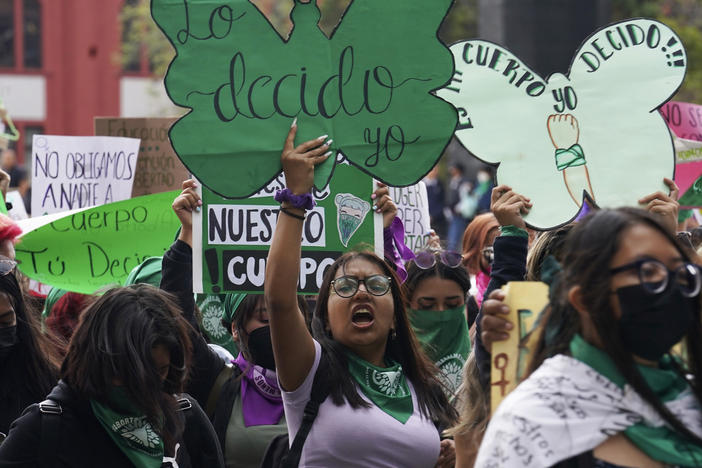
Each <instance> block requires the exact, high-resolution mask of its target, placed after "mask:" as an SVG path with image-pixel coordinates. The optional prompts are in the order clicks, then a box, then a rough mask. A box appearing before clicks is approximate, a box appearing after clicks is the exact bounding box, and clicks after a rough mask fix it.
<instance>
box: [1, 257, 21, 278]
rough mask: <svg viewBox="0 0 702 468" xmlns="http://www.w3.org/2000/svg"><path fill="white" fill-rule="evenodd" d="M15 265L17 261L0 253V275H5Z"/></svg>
mask: <svg viewBox="0 0 702 468" xmlns="http://www.w3.org/2000/svg"><path fill="white" fill-rule="evenodd" d="M16 266H17V262H16V261H14V260H10V259H9V258H7V257H4V256H2V255H0V276H5V275H7V274H9V273H10V272H12V271H13V270H14V269H15V267H16Z"/></svg>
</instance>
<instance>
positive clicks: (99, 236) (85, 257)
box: [15, 191, 180, 294]
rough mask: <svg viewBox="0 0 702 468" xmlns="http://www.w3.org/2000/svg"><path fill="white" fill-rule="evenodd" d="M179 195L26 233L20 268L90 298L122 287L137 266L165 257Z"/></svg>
mask: <svg viewBox="0 0 702 468" xmlns="http://www.w3.org/2000/svg"><path fill="white" fill-rule="evenodd" d="M179 193H180V191H172V192H164V193H158V194H154V195H147V196H144V197H138V198H132V199H130V200H124V201H120V202H115V203H109V204H106V205H101V206H97V207H94V208H89V209H85V210H81V211H78V212H74V213H72V214H69V215H66V216H63V217H57V215H54V216H55V217H56V219H55V220H54V221H53V222H50V223H48V224H46V225H43V226H41V227H38V228H37V229H34V230H31V231H29V232H27V233H25V234H24V235H23V236H22V238H21V242H20V243H19V244H18V245H17V247H16V248H15V251H16V256H17V261H18V262H19V268H20V270H22V272H23V273H24V274H25V275H27V276H29V277H30V278H32V279H35V280H37V281H40V282H42V283H44V284H48V285H51V286H54V287H57V288H60V289H65V290H67V291H75V292H80V293H84V294H92V293H94V292H95V291H97V290H98V289H100V288H102V287H104V286H107V285H112V284H119V285H121V284H124V280H125V279H126V278H127V275H129V272H130V271H131V270H132V268H134V267H135V266H137V265H139V264H141V263H142V262H143V261H144V260H145V259H146V258H148V257H153V256H161V255H163V254H164V252H165V251H166V250H168V248H169V247H170V245H171V244H172V243H173V238H174V235H175V232H176V230H177V229H178V227H180V221H178V218H177V217H176V215H175V214H174V213H173V210H171V204H172V203H173V199H174V198H175V197H176V196H178V194H179Z"/></svg>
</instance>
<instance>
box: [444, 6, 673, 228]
mask: <svg viewBox="0 0 702 468" xmlns="http://www.w3.org/2000/svg"><path fill="white" fill-rule="evenodd" d="M451 51H452V52H453V56H454V60H455V64H456V70H455V75H454V78H453V80H452V82H451V83H450V84H449V85H448V86H446V87H445V88H444V89H442V90H440V91H438V92H437V94H438V95H439V96H440V97H442V98H444V99H446V100H447V101H449V102H451V103H452V104H454V105H455V106H456V108H457V109H458V114H459V124H458V127H457V130H456V137H457V138H458V139H459V141H460V142H461V143H462V144H463V146H465V147H466V148H467V149H468V150H469V151H470V152H471V153H473V154H475V155H476V156H477V157H478V158H480V159H481V160H483V161H486V162H488V163H491V164H495V165H498V164H499V167H498V168H497V181H498V183H500V184H507V185H509V186H510V187H512V188H513V189H514V190H515V191H516V192H518V193H521V194H522V195H524V196H526V197H529V198H530V199H531V201H532V203H533V208H532V209H531V210H530V212H529V214H528V215H527V216H525V220H526V221H527V223H529V225H530V226H533V227H537V228H540V229H549V228H552V227H555V226H559V225H562V224H565V223H567V222H569V221H570V220H571V219H573V218H574V217H575V216H576V215H577V213H578V211H579V209H580V206H581V204H582V203H583V197H588V198H590V199H592V200H594V202H595V203H596V204H597V205H598V206H600V207H618V206H638V200H639V199H640V198H642V197H643V196H645V195H647V194H649V193H653V192H655V191H657V190H661V191H664V192H665V193H667V192H668V189H667V188H666V187H665V185H664V183H663V178H664V177H668V178H671V179H672V176H673V172H674V168H675V152H674V147H673V144H672V141H671V137H670V132H669V131H668V127H667V125H666V123H665V120H664V119H663V117H662V116H661V115H660V113H659V112H658V111H657V108H658V107H660V106H661V105H663V104H664V103H665V102H666V101H667V100H669V99H670V97H671V96H672V95H673V94H675V92H676V91H677V89H678V87H679V86H680V85H681V83H682V81H683V77H684V76H685V70H686V66H687V56H686V54H685V49H684V48H683V45H682V43H681V41H680V38H679V37H678V36H677V35H676V34H675V33H674V32H673V31H672V30H671V29H670V28H668V27H667V26H666V25H664V24H662V23H659V22H657V21H653V20H648V19H634V20H628V21H623V22H620V23H615V24H611V25H609V26H606V27H604V28H602V29H600V30H598V31H596V32H595V33H593V34H592V35H590V37H588V38H587V39H585V41H584V42H583V44H582V45H581V46H580V48H579V49H578V50H577V51H576V52H575V55H574V57H573V61H572V62H571V65H570V69H569V71H568V72H567V74H566V75H564V74H561V73H556V74H553V75H551V76H549V77H548V78H544V77H541V76H539V75H538V74H537V73H535V72H534V71H533V70H531V69H529V67H528V66H527V65H526V64H525V63H524V62H522V61H521V60H519V58H518V57H516V56H515V55H514V54H513V53H511V52H510V51H508V50H507V49H505V48H503V47H501V46H499V45H497V44H494V43H491V42H487V41H482V40H469V41H463V42H459V43H457V44H454V45H453V46H451ZM554 156H555V159H554Z"/></svg>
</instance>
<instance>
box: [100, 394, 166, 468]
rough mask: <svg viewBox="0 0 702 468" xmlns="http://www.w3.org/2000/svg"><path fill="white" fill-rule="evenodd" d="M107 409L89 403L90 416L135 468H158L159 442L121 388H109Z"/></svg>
mask: <svg viewBox="0 0 702 468" xmlns="http://www.w3.org/2000/svg"><path fill="white" fill-rule="evenodd" d="M108 400H109V402H110V406H107V405H104V404H102V403H99V402H97V401H95V400H90V406H91V408H92V410H93V414H94V415H95V417H96V418H97V420H98V421H100V425H101V426H102V427H103V428H105V430H106V431H107V434H108V435H109V436H110V438H111V439H112V441H113V442H114V443H115V444H117V447H119V449H120V450H121V451H122V452H123V453H124V454H125V455H126V456H127V458H129V461H131V462H132V463H133V464H134V465H135V466H136V467H138V468H159V467H160V466H161V464H162V463H163V441H162V440H161V437H160V436H159V435H158V433H157V432H156V430H154V428H153V426H152V425H151V423H149V422H148V420H147V419H146V416H144V415H142V414H141V412H140V411H139V409H138V408H137V407H136V406H135V405H134V404H133V403H132V402H131V400H130V399H129V396H128V395H127V392H126V390H125V388H124V387H113V388H112V389H111V390H110V394H109V396H108Z"/></svg>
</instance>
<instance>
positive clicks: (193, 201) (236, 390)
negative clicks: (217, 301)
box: [161, 179, 307, 468]
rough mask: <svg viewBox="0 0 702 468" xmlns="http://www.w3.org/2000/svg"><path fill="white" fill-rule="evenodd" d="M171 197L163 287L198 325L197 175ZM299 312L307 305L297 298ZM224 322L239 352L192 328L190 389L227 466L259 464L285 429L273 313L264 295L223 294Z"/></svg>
mask: <svg viewBox="0 0 702 468" xmlns="http://www.w3.org/2000/svg"><path fill="white" fill-rule="evenodd" d="M182 187H183V191H182V192H181V194H180V195H178V197H177V198H176V199H175V200H174V202H173V210H174V211H175V213H176V215H177V216H178V218H179V219H180V221H181V226H182V227H181V230H180V232H179V234H178V239H177V240H176V241H175V242H174V244H173V245H172V246H171V248H170V249H169V250H168V251H167V252H166V253H165V254H164V257H163V279H162V281H161V287H162V288H163V289H166V290H168V291H172V292H173V293H175V294H176V295H177V297H178V300H179V303H180V304H181V307H182V308H183V314H184V316H185V318H186V319H187V320H188V321H189V322H190V323H191V324H192V325H193V327H192V328H191V330H196V329H197V322H196V320H195V317H194V313H193V309H194V307H195V304H194V301H193V295H192V293H191V291H192V212H193V210H195V209H196V208H197V207H198V206H200V203H201V199H200V196H199V195H198V193H197V190H196V188H197V187H196V183H195V181H194V180H192V179H190V180H186V181H184V182H183V184H182ZM298 305H299V307H300V310H301V311H306V310H307V309H306V304H305V301H304V300H303V299H302V298H299V300H298ZM223 306H224V307H223V311H222V315H221V326H222V327H224V329H225V330H226V331H227V333H230V334H231V337H232V339H233V340H234V341H235V342H236V343H237V345H238V347H239V350H240V352H239V353H238V356H237V358H236V359H234V360H233V361H231V360H229V361H231V362H226V365H225V363H224V362H221V358H220V357H218V356H217V355H216V354H215V353H214V352H213V351H212V350H210V349H209V348H208V347H207V345H206V344H204V339H203V337H202V336H201V335H200V334H199V333H194V332H192V331H191V339H192V342H193V372H192V377H191V379H190V383H189V388H192V391H190V393H192V394H193V396H195V397H196V398H197V399H198V401H199V402H200V404H201V405H202V406H203V408H205V409H206V411H207V415H208V416H209V417H210V419H211V421H212V424H213V426H214V429H215V432H216V434H217V437H218V439H219V442H220V445H221V447H222V450H223V453H224V460H225V464H226V466H227V467H236V468H257V467H258V466H260V464H261V460H262V459H263V455H264V453H265V450H266V447H267V446H268V444H269V443H270V441H271V440H272V439H273V438H274V437H276V436H278V435H281V434H285V433H286V432H287V426H286V421H285V417H284V416H283V404H282V400H281V396H280V389H279V388H278V380H277V376H276V372H275V370H276V367H275V360H274V358H273V350H272V345H271V334H270V327H269V326H268V321H269V316H268V312H267V309H266V305H265V301H264V300H263V296H262V295H255V294H245V293H229V294H226V295H225V296H224V301H223Z"/></svg>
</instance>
